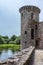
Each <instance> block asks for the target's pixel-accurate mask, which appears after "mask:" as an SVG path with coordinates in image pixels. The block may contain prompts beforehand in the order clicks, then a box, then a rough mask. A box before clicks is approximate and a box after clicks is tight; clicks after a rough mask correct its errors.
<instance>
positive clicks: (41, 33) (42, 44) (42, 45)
mask: <svg viewBox="0 0 43 65" xmlns="http://www.w3.org/2000/svg"><path fill="white" fill-rule="evenodd" d="M39 28H40V29H39V36H40V40H39V41H40V43H39V46H40V48H43V22H40V23H39Z"/></svg>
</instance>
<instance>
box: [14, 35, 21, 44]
mask: <svg viewBox="0 0 43 65" xmlns="http://www.w3.org/2000/svg"><path fill="white" fill-rule="evenodd" d="M15 43H16V44H20V36H18V37H17V38H16V39H15Z"/></svg>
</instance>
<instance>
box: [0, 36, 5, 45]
mask: <svg viewBox="0 0 43 65" xmlns="http://www.w3.org/2000/svg"><path fill="white" fill-rule="evenodd" d="M4 43H6V42H5V40H4V39H3V38H2V37H1V36H0V44H4Z"/></svg>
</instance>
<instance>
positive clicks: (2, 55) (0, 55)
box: [0, 50, 14, 60]
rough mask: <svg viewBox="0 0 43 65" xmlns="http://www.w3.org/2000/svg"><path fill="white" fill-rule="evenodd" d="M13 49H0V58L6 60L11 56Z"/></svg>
mask: <svg viewBox="0 0 43 65" xmlns="http://www.w3.org/2000/svg"><path fill="white" fill-rule="evenodd" d="M13 54H14V51H12V50H3V51H0V60H6V59H8V58H9V57H13Z"/></svg>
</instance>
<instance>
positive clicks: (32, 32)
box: [31, 29, 34, 39]
mask: <svg viewBox="0 0 43 65" xmlns="http://www.w3.org/2000/svg"><path fill="white" fill-rule="evenodd" d="M31 39H34V29H31Z"/></svg>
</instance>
